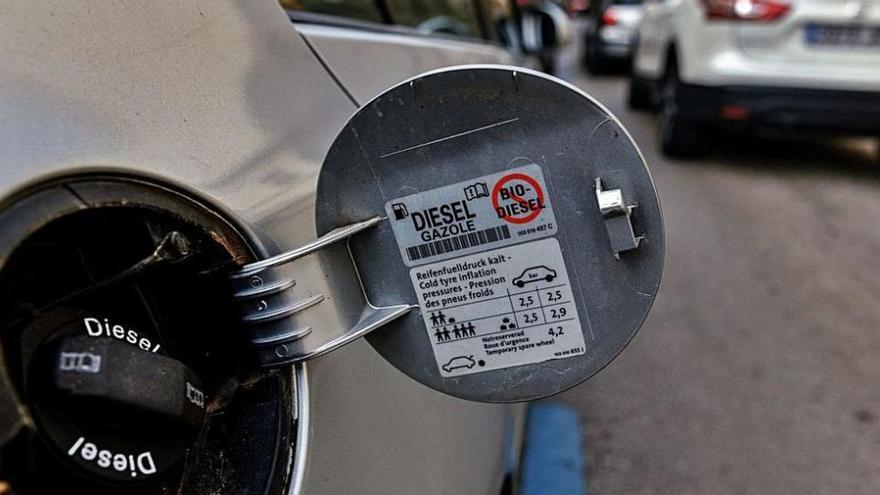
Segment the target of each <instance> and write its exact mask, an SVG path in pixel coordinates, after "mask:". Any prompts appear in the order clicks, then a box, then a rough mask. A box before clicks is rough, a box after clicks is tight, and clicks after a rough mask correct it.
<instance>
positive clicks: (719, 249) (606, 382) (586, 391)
mask: <svg viewBox="0 0 880 495" xmlns="http://www.w3.org/2000/svg"><path fill="white" fill-rule="evenodd" d="M576 62H577V60H576V57H569V59H568V60H567V61H566V64H565V65H564V67H563V71H562V74H563V76H564V77H566V78H567V79H570V80H572V81H573V82H575V83H576V84H578V85H579V86H580V87H582V88H583V89H585V90H586V91H587V92H589V93H591V94H593V95H594V96H596V97H597V98H598V99H599V100H600V101H602V102H603V103H605V104H606V106H608V107H609V108H610V109H611V111H612V112H613V113H615V114H616V115H617V116H618V117H619V118H620V119H621V120H622V121H623V123H624V125H625V126H626V127H627V128H628V129H629V130H630V132H631V133H632V135H633V137H634V138H635V140H636V141H637V142H638V143H639V145H640V147H641V149H642V151H643V153H644V154H645V157H646V159H647V161H648V163H649V165H650V167H651V170H652V173H653V175H654V180H655V181H656V185H657V189H658V191H659V194H660V198H661V202H662V206H663V209H664V215H665V220H666V227H667V259H666V272H665V276H664V279H663V284H662V288H661V291H660V295H659V297H658V299H657V302H656V304H655V306H654V310H653V312H652V314H651V316H650V317H649V319H648V321H647V322H646V323H645V325H644V327H643V328H642V330H641V332H640V333H639V335H638V336H637V337H636V339H635V341H634V342H633V343H632V344H631V345H630V347H629V348H628V349H627V350H626V351H624V353H623V354H622V355H621V356H620V357H619V358H618V359H617V360H616V361H615V362H614V363H612V365H611V366H609V367H608V368H607V369H605V370H604V371H603V372H602V373H600V374H599V375H598V376H596V377H594V378H593V379H592V380H590V381H589V382H588V383H586V384H584V385H582V386H581V387H578V388H577V389H575V390H572V391H570V392H568V393H566V394H565V395H564V396H563V397H562V399H561V400H564V401H567V402H568V403H570V404H572V405H574V406H575V408H576V409H577V411H578V412H579V414H580V416H581V421H582V423H583V427H584V446H585V449H586V452H587V475H588V483H589V492H590V494H591V495H603V494H630V493H637V494H641V493H645V494H647V493H671V494H688V493H699V494H705V493H713V494H715V493H737V494H740V493H756V494H757V493H760V494H767V493H773V494H799V495H800V494H805V493H834V494H838V493H847V494H861V493H865V494H867V493H878V492H880V386H878V381H880V219H878V215H880V161H875V158H874V157H875V155H874V151H875V150H874V146H875V144H874V143H873V142H871V141H865V140H841V139H830V138H827V137H816V136H795V137H792V136H788V137H778V136H777V137H762V138H747V137H742V136H740V137H727V138H724V139H721V140H719V141H718V142H717V143H716V145H715V150H714V151H713V152H712V153H711V154H710V155H708V156H706V157H705V158H703V159H699V160H695V161H676V160H671V159H668V158H665V157H663V156H662V155H661V154H660V152H659V150H658V147H657V144H656V136H655V122H654V120H655V119H654V116H652V115H649V114H641V113H635V112H633V111H630V110H628V109H627V108H626V105H625V91H626V84H625V83H626V79H625V78H624V77H622V76H612V77H587V76H586V75H585V74H583V73H582V71H581V70H580V69H579V65H578V64H577V63H576Z"/></svg>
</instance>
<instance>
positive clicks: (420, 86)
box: [318, 66, 664, 402]
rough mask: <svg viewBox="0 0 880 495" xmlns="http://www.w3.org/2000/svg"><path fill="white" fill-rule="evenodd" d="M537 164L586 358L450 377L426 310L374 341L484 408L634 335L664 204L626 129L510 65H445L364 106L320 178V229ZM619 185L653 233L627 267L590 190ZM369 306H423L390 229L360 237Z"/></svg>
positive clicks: (356, 246)
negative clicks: (397, 201)
mask: <svg viewBox="0 0 880 495" xmlns="http://www.w3.org/2000/svg"><path fill="white" fill-rule="evenodd" d="M529 162H531V163H537V164H538V165H540V166H541V168H542V170H543V172H544V177H545V180H546V182H547V185H548V188H549V195H550V197H551V198H553V201H554V205H553V207H554V213H555V215H556V219H557V222H558V223H559V233H558V234H556V238H557V239H558V240H559V242H560V245H561V247H562V253H563V257H564V258H565V259H566V265H567V269H568V273H569V276H570V277H571V279H572V281H573V287H572V288H573V293H574V299H575V303H576V305H577V307H578V312H579V314H580V318H581V326H582V328H583V331H584V337H585V340H586V349H587V352H586V353H585V354H584V355H582V356H578V357H571V358H566V359H557V360H552V361H546V362H543V363H535V364H529V365H523V366H519V367H515V368H508V369H504V370H492V371H485V372H481V373H475V374H470V375H463V376H457V377H452V378H444V377H442V376H441V375H440V373H439V371H438V369H437V366H436V364H435V362H434V359H433V350H432V348H431V344H430V341H429V337H428V334H427V332H425V328H424V323H423V320H422V316H421V314H420V311H419V310H418V309H416V310H414V311H412V312H410V313H409V314H408V315H406V316H404V317H402V318H400V319H399V320H397V321H395V322H393V323H392V324H390V325H388V326H386V327H384V328H382V329H380V330H379V331H377V332H374V333H372V334H371V335H370V336H368V341H369V342H370V344H372V345H373V346H374V347H375V348H376V349H377V350H378V351H379V352H380V353H381V354H382V356H383V357H385V359H387V360H389V361H390V362H391V363H393V364H394V365H395V366H396V367H398V368H399V369H400V370H401V371H403V372H404V373H406V374H408V375H410V376H412V377H414V378H415V379H417V380H419V381H420V382H422V383H424V384H426V385H428V386H430V387H432V388H435V389H437V390H441V391H443V392H446V393H450V394H452V395H455V396H458V397H462V398H466V399H473V400H481V401H488V402H515V401H522V400H530V399H535V398H540V397H545V396H548V395H552V394H555V393H558V392H560V391H562V390H565V389H567V388H569V387H572V386H574V385H576V384H578V383H580V382H581V381H583V380H585V379H587V378H588V377H589V376H592V375H593V374H594V373H596V372H597V371H599V370H600V369H601V368H603V367H604V366H605V365H607V364H608V363H609V362H610V361H611V360H612V359H613V358H614V357H616V356H617V354H618V353H619V352H620V351H621V350H622V349H623V348H624V347H625V346H626V344H627V343H628V342H629V341H630V339H632V337H633V336H634V335H635V333H636V332H637V331H638V329H639V327H640V326H641V324H642V322H643V321H644V319H645V317H646V316H647V314H648V311H649V310H650V308H651V304H652V303H653V301H654V297H655V296H656V294H657V290H658V287H659V283H660V276H661V274H662V271H663V252H664V238H663V224H662V218H661V213H660V205H659V202H658V199H657V195H656V192H655V190H654V185H653V183H652V181H651V177H650V174H649V172H648V170H647V168H646V165H645V163H644V160H643V158H642V156H641V154H640V152H639V151H638V149H637V148H636V146H635V144H634V143H633V141H632V140H631V138H630V137H629V135H628V134H627V133H626V131H625V130H624V129H623V127H621V125H620V123H619V122H618V121H617V120H616V119H615V118H614V117H613V116H612V115H611V114H610V113H608V111H607V110H606V109H604V107H602V106H601V105H600V104H598V103H597V102H596V101H595V100H593V99H591V98H590V97H589V96H587V95H586V94H585V93H583V92H581V91H580V90H578V89H576V88H574V87H573V86H569V85H566V84H565V83H562V82H561V81H558V80H556V81H554V80H551V79H550V78H549V77H548V76H546V75H543V74H540V73H537V72H532V71H524V70H523V69H517V68H512V67H502V66H470V67H461V68H453V69H445V70H441V71H437V72H433V73H430V74H428V75H425V76H420V77H417V78H415V79H413V80H411V81H409V82H406V83H403V84H401V85H399V86H397V87H396V88H394V89H393V90H391V91H388V92H386V93H383V94H382V95H381V96H380V97H378V98H376V99H374V100H373V101H371V102H370V103H368V104H366V105H365V106H364V107H363V108H362V109H361V111H360V112H359V113H358V115H357V116H356V117H355V118H354V119H352V121H351V122H350V123H349V125H348V126H347V127H346V128H345V129H344V130H343V131H342V132H341V133H340V135H339V137H338V138H337V140H336V141H335V142H334V144H333V147H332V148H331V150H330V152H329V154H328V157H327V160H326V161H325V166H324V168H323V169H322V171H321V177H320V180H319V184H318V227H319V229H327V228H329V227H330V226H332V225H337V224H342V223H346V222H351V221H354V220H356V219H359V218H369V217H371V216H375V215H383V214H384V213H385V210H384V205H385V203H386V202H387V201H388V200H390V199H393V198H397V197H401V196H405V195H409V194H413V193H415V192H419V191H426V190H430V189H434V188H436V187H439V186H441V185H445V184H453V183H456V182H461V181H465V180H470V179H473V178H474V177H481V176H484V175H488V174H493V173H497V172H500V171H503V170H506V169H508V168H511V167H512V166H516V165H518V164H523V163H529ZM596 177H601V178H602V180H603V182H604V183H605V186H606V187H607V188H616V187H620V188H622V189H623V190H624V191H625V193H626V194H627V196H628V197H629V200H630V201H632V202H634V203H635V204H637V205H638V208H637V210H636V217H635V221H636V222H637V230H638V232H640V233H641V234H643V235H644V236H645V240H644V241H643V242H642V244H641V246H640V247H639V248H638V249H636V250H635V251H630V252H626V253H623V254H622V255H621V259H620V260H619V261H618V260H616V259H615V258H614V256H613V253H612V252H611V249H610V246H609V240H608V236H607V233H606V232H605V224H604V220H603V219H602V216H601V214H600V213H599V210H598V206H597V204H596V197H595V190H594V187H593V183H594V180H595V178H596ZM352 251H353V254H354V257H355V259H356V261H357V262H358V265H359V267H360V272H361V275H362V278H363V281H364V285H365V289H366V291H367V294H368V296H369V297H370V299H371V301H372V302H373V303H374V304H376V305H392V304H402V303H409V304H413V305H415V304H416V303H417V298H416V294H415V292H414V290H413V287H412V284H411V282H410V280H409V275H408V269H407V267H406V266H405V265H404V264H403V262H402V260H401V258H400V255H399V253H398V249H397V245H396V243H395V240H394V236H393V233H392V231H391V228H390V226H389V225H388V224H383V225H380V226H379V227H377V228H376V229H374V230H372V231H370V232H367V233H364V234H363V235H361V236H359V237H358V238H357V239H355V240H354V241H353V242H352Z"/></svg>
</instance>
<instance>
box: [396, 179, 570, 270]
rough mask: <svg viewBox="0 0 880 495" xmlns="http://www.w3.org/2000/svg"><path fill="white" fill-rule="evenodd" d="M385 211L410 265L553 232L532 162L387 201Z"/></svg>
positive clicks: (544, 189) (550, 211)
mask: <svg viewBox="0 0 880 495" xmlns="http://www.w3.org/2000/svg"><path fill="white" fill-rule="evenodd" d="M385 212H386V213H387V215H388V218H389V219H391V229H392V230H393V231H394V238H395V239H396V240H397V245H398V247H399V248H400V255H401V257H402V258H403V262H404V263H405V264H406V266H409V267H413V266H418V265H423V264H425V263H431V262H434V261H439V260H445V259H449V258H456V257H458V256H463V255H466V254H471V253H475V252H479V251H483V250H485V249H490V248H495V247H500V246H507V245H510V244H518V243H520V242H523V241H530V240H535V239H541V238H544V237H548V236H550V235H553V234H554V233H555V232H556V218H555V217H554V215H553V208H552V206H551V205H550V198H549V196H548V193H547V185H546V183H545V182H544V175H543V174H542V173H541V167H539V166H537V165H534V164H532V165H526V166H523V167H519V168H515V169H511V170H507V171H504V172H499V173H497V174H491V175H486V176H483V177H477V178H476V179H472V180H468V181H464V182H459V183H456V184H450V185H448V186H443V187H439V188H437V189H431V190H430V191H425V192H421V193H418V194H413V195H410V196H406V197H403V198H397V199H392V200H391V201H389V202H387V203H386V204H385Z"/></svg>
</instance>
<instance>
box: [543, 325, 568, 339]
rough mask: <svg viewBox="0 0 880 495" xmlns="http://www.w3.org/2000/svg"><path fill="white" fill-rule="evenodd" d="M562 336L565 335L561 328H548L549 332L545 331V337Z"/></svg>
mask: <svg viewBox="0 0 880 495" xmlns="http://www.w3.org/2000/svg"><path fill="white" fill-rule="evenodd" d="M563 334H565V330H563V329H562V327H561V326H559V327H550V330H548V331H547V335H549V336H551V337H559V336H560V335H563Z"/></svg>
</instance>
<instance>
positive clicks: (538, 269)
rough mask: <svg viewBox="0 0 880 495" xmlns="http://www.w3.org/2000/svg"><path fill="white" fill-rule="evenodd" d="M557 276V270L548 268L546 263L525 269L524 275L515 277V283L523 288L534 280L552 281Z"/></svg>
mask: <svg viewBox="0 0 880 495" xmlns="http://www.w3.org/2000/svg"><path fill="white" fill-rule="evenodd" d="M555 278H556V270H554V269H552V268H547V267H546V266H544V265H538V266H533V267H531V268H526V269H525V270H523V272H522V275H520V276H519V277H516V278H515V279H513V285H515V286H517V287H519V288H520V289H522V288H523V287H525V286H526V284H530V283H532V282H540V281H541V280H543V281H545V282H552V281H553V279H555Z"/></svg>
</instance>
